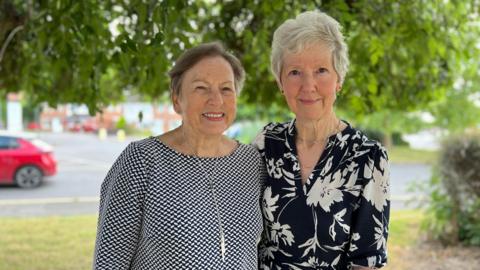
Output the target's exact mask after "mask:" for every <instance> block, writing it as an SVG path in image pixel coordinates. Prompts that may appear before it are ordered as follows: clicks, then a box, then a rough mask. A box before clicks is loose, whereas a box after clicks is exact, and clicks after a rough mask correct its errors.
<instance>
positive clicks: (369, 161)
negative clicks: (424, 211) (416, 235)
mask: <svg viewBox="0 0 480 270" xmlns="http://www.w3.org/2000/svg"><path fill="white" fill-rule="evenodd" d="M370 153H371V154H369V155H366V156H367V158H366V160H365V164H364V166H363V168H362V166H361V167H360V168H361V169H363V172H361V171H360V172H359V173H361V174H360V175H362V174H363V178H362V179H360V181H362V183H363V190H362V193H361V195H360V198H359V203H358V205H357V207H356V209H355V210H354V212H353V216H352V230H351V232H352V237H351V240H350V246H349V249H348V252H347V257H348V259H349V264H350V265H351V266H353V265H357V266H364V267H370V268H381V267H383V266H385V265H386V264H387V246H386V244H387V238H388V222H389V216H390V177H389V165H388V156H387V153H386V151H385V149H384V148H383V147H382V146H381V145H379V144H375V145H374V147H373V148H372V151H371V152H370Z"/></svg>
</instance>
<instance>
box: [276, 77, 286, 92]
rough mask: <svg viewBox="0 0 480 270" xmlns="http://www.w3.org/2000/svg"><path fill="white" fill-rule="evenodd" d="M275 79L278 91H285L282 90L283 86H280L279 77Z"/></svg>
mask: <svg viewBox="0 0 480 270" xmlns="http://www.w3.org/2000/svg"><path fill="white" fill-rule="evenodd" d="M275 81H276V82H277V86H278V89H279V90H280V93H282V95H283V94H285V91H283V87H282V82H280V79H275Z"/></svg>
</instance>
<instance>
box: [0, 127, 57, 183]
mask: <svg viewBox="0 0 480 270" xmlns="http://www.w3.org/2000/svg"><path fill="white" fill-rule="evenodd" d="M56 172H57V161H56V160H55V158H54V156H53V148H52V147H51V146H50V145H49V144H47V143H45V142H43V141H41V140H39V139H37V138H36V137H35V135H32V134H10V133H0V183H3V184H12V183H14V184H16V185H18V186H19V187H21V188H33V187H37V186H39V185H40V184H41V183H42V181H43V177H44V176H52V175H54V174H56Z"/></svg>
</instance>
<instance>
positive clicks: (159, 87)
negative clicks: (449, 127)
mask: <svg viewBox="0 0 480 270" xmlns="http://www.w3.org/2000/svg"><path fill="white" fill-rule="evenodd" d="M479 6H480V2H479V1H477V0H471V1H454V0H450V1H443V0H433V1H414V0H405V1H398V2H392V1H386V0H370V1H354V0H345V1H333V0H326V1H320V0H317V1H258V0H243V1H227V0H225V1H222V0H218V1H175V0H163V1H147V0H129V1H127V0H105V1H100V0H85V1H74V0H50V1H47V0H43V1H42V0H37V1H34V0H30V1H23V0H4V1H3V2H2V4H0V49H1V51H0V93H3V94H4V93H6V92H18V91H22V92H23V93H24V96H26V97H27V98H28V99H30V100H31V101H32V102H35V103H36V102H44V101H46V102H48V103H49V104H50V105H56V104H59V103H66V102H75V103H85V104H87V105H88V106H89V108H90V110H91V112H94V111H95V110H96V109H98V108H101V107H102V106H104V105H107V104H109V103H112V102H115V101H118V100H120V99H121V97H122V95H123V93H125V91H131V92H135V93H139V94H141V95H143V96H145V97H148V98H151V99H153V100H158V99H160V98H162V97H165V96H166V95H165V93H167V92H168V77H167V75H166V71H167V70H168V69H169V68H170V67H171V65H172V64H173V62H174V60H175V58H176V57H178V55H179V54H180V53H181V52H182V51H183V50H184V49H185V48H189V47H192V46H194V45H195V44H198V43H200V42H205V41H212V40H220V41H222V42H223V43H224V44H225V45H226V47H227V48H229V49H230V50H231V51H232V52H233V53H234V54H236V55H237V56H238V57H239V58H240V60H241V61H242V63H243V64H244V66H245V68H246V72H247V80H246V85H245V88H244V92H243V93H242V97H241V100H242V102H243V103H247V104H263V105H264V107H269V105H272V104H274V105H275V106H274V107H277V108H278V107H280V108H281V106H282V104H283V98H282V97H281V95H280V94H279V91H278V89H277V86H276V84H275V82H274V79H273V76H272V75H271V74H270V71H269V62H270V61H269V55H270V45H271V40H272V35H273V31H274V30H275V29H276V27H277V26H279V25H280V24H281V23H282V22H283V21H284V20H286V19H287V18H292V17H294V16H295V15H296V14H298V13H300V12H302V11H305V10H312V9H319V10H322V11H325V12H327V13H328V14H329V15H331V16H332V17H334V18H336V19H337V20H338V21H339V22H340V24H341V25H343V27H344V34H345V36H346V39H347V43H348V46H349V52H350V60H351V68H350V71H349V73H348V74H347V78H346V80H345V83H344V87H343V90H342V91H341V95H340V97H339V99H338V100H339V106H340V107H341V108H344V109H347V110H349V111H350V112H352V113H354V114H359V115H360V114H362V113H365V112H374V111H379V110H383V109H389V110H394V111H395V110H402V111H405V110H407V111H408V110H415V109H418V108H422V107H423V106H425V105H426V104H429V103H431V102H432V101H434V100H438V99H442V98H445V97H446V96H447V93H448V92H449V91H451V90H452V89H454V87H453V86H454V84H455V83H456V82H457V81H458V80H459V79H460V78H463V82H465V84H468V83H469V82H472V81H478V80H479V73H478V70H479V62H478V60H477V59H479V58H480V57H479V56H480V54H479V45H478V40H479V37H480V34H479V32H480V31H479V30H480V27H479V24H478V20H479V17H478V14H479ZM258 107H260V106H258ZM258 110H260V109H258Z"/></svg>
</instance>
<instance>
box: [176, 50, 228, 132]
mask: <svg viewBox="0 0 480 270" xmlns="http://www.w3.org/2000/svg"><path fill="white" fill-rule="evenodd" d="M172 100H173V106H174V108H175V111H176V112H177V113H179V114H180V115H181V116H182V119H183V125H184V126H185V128H187V129H188V130H189V131H190V132H193V133H194V134H193V135H204V136H205V135H221V134H222V133H223V132H224V131H225V130H226V129H227V128H228V127H229V126H230V125H231V124H232V122H233V120H234V119H235V114H236V106H237V96H236V93H235V84H234V75H233V70H232V67H231V66H230V64H229V63H228V62H227V61H226V60H225V59H223V58H222V57H220V56H214V57H207V58H204V59H202V60H200V61H199V62H198V63H196V64H195V65H194V66H193V67H191V68H190V69H189V70H188V71H186V72H185V74H184V75H183V78H182V82H181V89H180V93H179V95H173V97H172Z"/></svg>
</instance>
